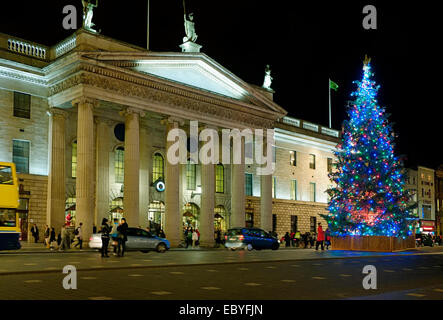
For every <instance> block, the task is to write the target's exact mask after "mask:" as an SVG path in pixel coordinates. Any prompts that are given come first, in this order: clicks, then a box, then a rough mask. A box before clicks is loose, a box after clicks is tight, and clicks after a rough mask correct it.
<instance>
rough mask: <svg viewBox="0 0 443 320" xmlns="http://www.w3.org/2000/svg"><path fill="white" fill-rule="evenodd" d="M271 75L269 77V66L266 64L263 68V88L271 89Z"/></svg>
mask: <svg viewBox="0 0 443 320" xmlns="http://www.w3.org/2000/svg"><path fill="white" fill-rule="evenodd" d="M272 79H273V78H272V77H271V68H270V67H269V64H268V65H266V69H265V80H264V81H263V86H262V87H263V88H265V89H268V90H272V88H271V84H272Z"/></svg>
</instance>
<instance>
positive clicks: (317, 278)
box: [312, 277, 326, 280]
mask: <svg viewBox="0 0 443 320" xmlns="http://www.w3.org/2000/svg"><path fill="white" fill-rule="evenodd" d="M312 279H316V280H325V279H326V278H324V277H312Z"/></svg>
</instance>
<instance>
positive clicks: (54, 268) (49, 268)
mask: <svg viewBox="0 0 443 320" xmlns="http://www.w3.org/2000/svg"><path fill="white" fill-rule="evenodd" d="M57 269H58V268H56V267H47V268H45V269H44V270H57Z"/></svg>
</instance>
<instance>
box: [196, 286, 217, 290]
mask: <svg viewBox="0 0 443 320" xmlns="http://www.w3.org/2000/svg"><path fill="white" fill-rule="evenodd" d="M200 289H203V290H220V288H217V287H200Z"/></svg>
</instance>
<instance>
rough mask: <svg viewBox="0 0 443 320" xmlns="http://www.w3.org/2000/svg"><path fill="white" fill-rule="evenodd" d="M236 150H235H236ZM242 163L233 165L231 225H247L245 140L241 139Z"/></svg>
mask: <svg viewBox="0 0 443 320" xmlns="http://www.w3.org/2000/svg"><path fill="white" fill-rule="evenodd" d="M234 152H235V150H234ZM241 152H242V156H241V159H242V163H241V164H232V165H231V177H232V178H231V226H230V227H232V228H234V227H244V226H245V220H246V217H245V141H244V138H243V137H242V141H241Z"/></svg>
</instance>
